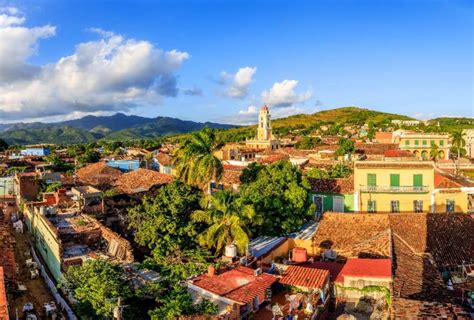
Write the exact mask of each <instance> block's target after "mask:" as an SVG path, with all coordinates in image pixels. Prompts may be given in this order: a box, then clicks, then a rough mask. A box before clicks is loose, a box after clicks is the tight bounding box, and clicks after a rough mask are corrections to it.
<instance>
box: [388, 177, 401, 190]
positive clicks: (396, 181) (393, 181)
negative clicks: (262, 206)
mask: <svg viewBox="0 0 474 320" xmlns="http://www.w3.org/2000/svg"><path fill="white" fill-rule="evenodd" d="M399 186H400V175H399V174H391V175H390V187H399Z"/></svg>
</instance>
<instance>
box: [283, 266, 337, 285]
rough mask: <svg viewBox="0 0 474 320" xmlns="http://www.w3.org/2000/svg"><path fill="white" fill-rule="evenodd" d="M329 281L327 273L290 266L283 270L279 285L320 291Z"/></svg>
mask: <svg viewBox="0 0 474 320" xmlns="http://www.w3.org/2000/svg"><path fill="white" fill-rule="evenodd" d="M328 280H329V271H327V270H323V269H317V268H311V267H307V266H303V265H292V266H289V267H288V269H286V270H285V273H284V274H283V277H282V278H281V279H280V283H282V284H287V285H290V286H295V287H304V288H309V289H321V288H323V287H324V285H325V284H326V283H327V281H328Z"/></svg>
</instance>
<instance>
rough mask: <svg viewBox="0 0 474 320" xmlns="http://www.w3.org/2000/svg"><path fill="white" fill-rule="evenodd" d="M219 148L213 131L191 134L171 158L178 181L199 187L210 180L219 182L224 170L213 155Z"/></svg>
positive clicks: (203, 130)
mask: <svg viewBox="0 0 474 320" xmlns="http://www.w3.org/2000/svg"><path fill="white" fill-rule="evenodd" d="M221 146H222V145H221V143H220V142H218V139H217V137H216V132H215V130H213V129H209V128H207V127H206V128H204V129H202V130H201V131H197V132H193V133H191V135H190V136H189V138H187V139H185V140H184V141H183V142H182V143H181V144H180V145H179V147H178V149H177V150H176V154H175V157H174V158H173V163H174V165H175V166H176V173H177V175H178V177H179V179H181V180H182V181H184V182H186V183H189V184H192V185H198V186H201V187H204V186H205V185H207V184H208V183H209V182H210V181H211V180H212V179H216V180H219V179H220V178H221V177H222V172H223V170H224V169H223V167H222V163H221V161H220V160H219V159H218V158H217V157H216V156H215V155H214V153H215V152H216V151H217V150H219V149H220V147H221Z"/></svg>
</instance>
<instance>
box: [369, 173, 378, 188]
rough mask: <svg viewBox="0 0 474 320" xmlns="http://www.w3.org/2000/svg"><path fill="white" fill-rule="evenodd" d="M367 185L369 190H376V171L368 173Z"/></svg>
mask: <svg viewBox="0 0 474 320" xmlns="http://www.w3.org/2000/svg"><path fill="white" fill-rule="evenodd" d="M367 186H368V187H369V190H375V188H376V187H377V175H376V174H375V173H367Z"/></svg>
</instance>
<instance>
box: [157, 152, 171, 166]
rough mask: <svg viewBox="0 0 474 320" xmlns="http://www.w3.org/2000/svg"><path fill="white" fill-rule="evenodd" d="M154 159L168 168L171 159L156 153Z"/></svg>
mask: <svg viewBox="0 0 474 320" xmlns="http://www.w3.org/2000/svg"><path fill="white" fill-rule="evenodd" d="M155 159H156V161H158V162H159V163H160V164H161V165H163V166H170V165H171V159H172V157H171V156H170V155H169V154H167V153H158V154H157V155H156V156H155Z"/></svg>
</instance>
